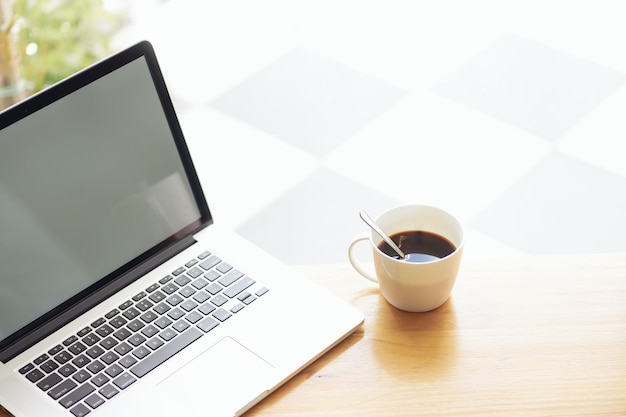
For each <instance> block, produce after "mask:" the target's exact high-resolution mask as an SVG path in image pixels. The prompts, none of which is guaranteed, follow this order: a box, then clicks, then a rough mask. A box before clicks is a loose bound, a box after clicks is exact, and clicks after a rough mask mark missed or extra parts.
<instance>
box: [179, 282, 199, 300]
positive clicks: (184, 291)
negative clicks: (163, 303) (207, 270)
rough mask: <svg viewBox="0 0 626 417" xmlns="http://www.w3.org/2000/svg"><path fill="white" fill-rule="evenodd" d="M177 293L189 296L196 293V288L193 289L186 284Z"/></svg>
mask: <svg viewBox="0 0 626 417" xmlns="http://www.w3.org/2000/svg"><path fill="white" fill-rule="evenodd" d="M178 293H179V294H180V295H182V296H183V297H185V298H189V297H191V296H192V295H194V294H195V293H196V290H195V289H193V287H192V286H191V285H187V286H186V287H184V288H183V289H181V290H180V291H178Z"/></svg>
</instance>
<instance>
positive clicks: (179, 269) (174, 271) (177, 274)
mask: <svg viewBox="0 0 626 417" xmlns="http://www.w3.org/2000/svg"><path fill="white" fill-rule="evenodd" d="M183 272H185V267H183V266H181V267H180V268H176V269H175V270H173V271H172V275H174V276H175V277H177V276H179V275H180V274H182V273H183Z"/></svg>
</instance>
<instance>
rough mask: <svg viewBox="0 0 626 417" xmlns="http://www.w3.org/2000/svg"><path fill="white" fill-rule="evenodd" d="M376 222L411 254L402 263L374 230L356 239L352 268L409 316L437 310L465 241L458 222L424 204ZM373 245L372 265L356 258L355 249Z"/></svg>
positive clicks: (451, 283) (387, 213)
mask: <svg viewBox="0 0 626 417" xmlns="http://www.w3.org/2000/svg"><path fill="white" fill-rule="evenodd" d="M375 222H376V223H377V224H378V226H380V228H381V229H382V230H383V231H384V232H385V233H386V234H387V236H390V237H391V238H392V240H393V241H394V242H395V243H396V244H397V245H398V246H399V248H400V249H401V250H402V251H403V252H405V255H407V256H406V257H405V258H402V259H401V258H400V256H399V255H397V254H396V253H395V252H394V251H393V249H391V247H390V246H389V245H388V244H387V243H385V242H384V240H383V238H382V237H381V236H379V235H378V234H377V233H376V232H374V231H373V230H370V231H369V232H367V233H362V234H360V235H358V236H356V237H355V238H354V240H353V241H352V242H351V243H350V246H349V248H348V258H349V259H350V263H351V264H352V266H353V267H354V269H356V271H357V272H359V273H360V274H361V275H363V276H364V277H365V278H367V279H369V280H371V281H373V282H376V283H378V285H379V287H380V291H381V292H382V295H383V297H384V298H385V299H386V300H387V302H389V304H391V305H393V306H394V307H396V308H398V309H400V310H404V311H410V312H424V311H430V310H433V309H435V308H437V307H439V306H441V305H442V304H443V303H445V302H446V300H447V299H448V298H449V296H450V293H451V292H452V288H453V286H454V283H455V281H456V277H457V274H458V270H459V265H460V263H461V256H462V254H463V246H464V238H463V228H462V226H461V224H460V223H459V221H458V220H457V219H456V218H455V217H454V216H452V215H451V214H449V213H448V212H446V211H444V210H442V209H440V208H437V207H432V206H426V205H406V206H399V207H394V208H392V209H390V210H387V211H385V212H384V213H382V214H380V215H379V216H378V217H377V218H376V219H375ZM363 242H369V244H370V245H371V247H372V253H373V260H374V268H373V269H374V271H372V268H371V264H370V265H368V264H366V263H364V262H363V261H362V260H361V259H359V257H358V256H357V251H356V247H357V245H359V244H361V243H363Z"/></svg>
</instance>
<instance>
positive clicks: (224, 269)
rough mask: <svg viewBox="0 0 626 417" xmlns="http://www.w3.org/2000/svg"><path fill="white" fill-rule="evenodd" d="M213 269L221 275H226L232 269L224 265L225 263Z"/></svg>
mask: <svg viewBox="0 0 626 417" xmlns="http://www.w3.org/2000/svg"><path fill="white" fill-rule="evenodd" d="M215 269H217V270H218V271H220V272H221V273H222V274H225V273H227V272H228V271H230V270H231V269H233V267H232V265H230V264H228V263H226V262H222V263H221V264H219V265H218V266H217V267H216V268H215Z"/></svg>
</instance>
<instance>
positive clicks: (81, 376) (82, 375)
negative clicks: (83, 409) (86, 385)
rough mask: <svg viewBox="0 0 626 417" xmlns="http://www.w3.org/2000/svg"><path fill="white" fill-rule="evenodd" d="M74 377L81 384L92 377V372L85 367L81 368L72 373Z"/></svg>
mask: <svg viewBox="0 0 626 417" xmlns="http://www.w3.org/2000/svg"><path fill="white" fill-rule="evenodd" d="M72 378H74V380H75V381H76V382H78V383H79V384H80V383H83V382H85V381H87V380H88V379H89V378H91V374H90V373H89V372H87V371H86V370H84V369H79V370H78V372H76V373H75V374H74V375H72Z"/></svg>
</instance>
